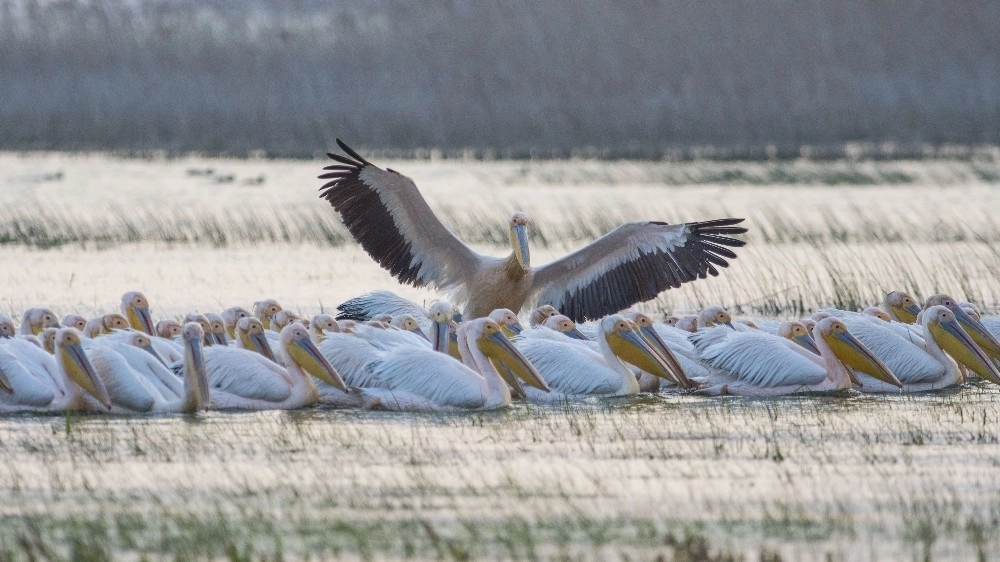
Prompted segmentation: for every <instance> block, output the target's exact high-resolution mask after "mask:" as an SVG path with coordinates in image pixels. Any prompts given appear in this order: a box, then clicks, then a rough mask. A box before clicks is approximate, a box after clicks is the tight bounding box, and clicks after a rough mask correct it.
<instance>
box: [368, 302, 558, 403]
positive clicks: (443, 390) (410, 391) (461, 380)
mask: <svg viewBox="0 0 1000 562" xmlns="http://www.w3.org/2000/svg"><path fill="white" fill-rule="evenodd" d="M458 345H459V348H460V350H461V354H462V362H458V361H456V360H454V359H453V358H451V357H448V356H446V355H444V354H442V353H438V352H435V351H432V350H429V349H419V348H416V347H413V348H404V349H400V350H396V351H392V352H386V353H383V355H382V357H381V359H380V360H379V361H375V362H373V363H372V364H371V365H370V369H371V371H372V377H373V378H374V380H375V381H376V385H375V386H370V387H365V388H360V389H358V391H359V392H360V394H361V396H362V399H363V401H364V405H365V407H369V408H371V407H378V408H384V409H389V410H409V411H461V410H491V409H496V408H501V407H504V406H506V405H508V404H510V401H511V394H510V387H509V386H508V385H509V384H511V383H514V384H518V383H517V382H515V381H513V380H508V379H507V378H504V377H505V376H507V377H509V375H508V373H513V374H515V375H517V376H518V377H520V378H521V380H523V381H524V382H525V383H527V384H528V385H531V386H532V387H533V388H537V389H540V390H542V391H547V390H548V387H547V386H546V383H545V381H544V380H543V379H542V377H541V376H539V374H538V372H537V371H536V370H535V369H534V367H532V365H531V363H529V362H528V361H527V360H526V359H525V358H524V356H523V355H522V354H521V353H520V352H519V351H518V350H517V349H516V348H515V347H514V346H513V344H511V342H510V340H508V339H507V337H506V336H504V335H503V331H502V330H501V329H500V326H498V325H497V324H496V322H493V321H492V320H490V319H488V318H477V319H475V320H470V321H468V322H465V323H463V324H462V325H461V326H460V327H459V329H458ZM495 364H496V365H501V366H502V368H501V369H500V370H499V371H498V370H497V368H496V365H495ZM501 372H503V373H504V375H501V374H500V373H501Z"/></svg>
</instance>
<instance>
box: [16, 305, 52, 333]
mask: <svg viewBox="0 0 1000 562" xmlns="http://www.w3.org/2000/svg"><path fill="white" fill-rule="evenodd" d="M58 327H59V319H58V318H56V315H55V313H54V312H52V311H51V310H49V309H47V308H29V309H28V310H25V311H24V315H23V316H22V317H21V333H22V334H24V335H27V336H37V335H38V334H39V332H41V331H42V330H44V329H45V328H58Z"/></svg>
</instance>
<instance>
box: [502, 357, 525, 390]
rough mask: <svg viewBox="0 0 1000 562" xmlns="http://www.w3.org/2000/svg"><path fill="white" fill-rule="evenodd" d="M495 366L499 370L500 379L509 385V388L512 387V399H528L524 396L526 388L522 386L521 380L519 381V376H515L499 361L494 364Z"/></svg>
mask: <svg viewBox="0 0 1000 562" xmlns="http://www.w3.org/2000/svg"><path fill="white" fill-rule="evenodd" d="M494 366H495V367H496V368H497V373H499V374H500V378H502V379H503V380H504V382H505V383H507V386H508V387H510V396H511V398H526V397H527V396H526V395H525V394H524V387H523V386H521V381H520V379H518V378H517V376H515V375H514V373H512V372H510V369H508V368H507V365H506V364H504V363H502V362H500V361H497V362H496V363H494Z"/></svg>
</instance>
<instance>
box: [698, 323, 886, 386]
mask: <svg viewBox="0 0 1000 562" xmlns="http://www.w3.org/2000/svg"><path fill="white" fill-rule="evenodd" d="M691 339H692V341H693V342H694V345H695V347H696V348H697V349H698V352H699V354H700V355H701V358H702V360H703V361H705V362H707V363H708V364H709V365H711V366H712V367H714V368H716V369H719V370H720V371H722V372H724V373H726V376H719V375H714V376H712V377H709V379H708V380H705V381H702V382H704V383H707V386H706V387H703V388H702V389H700V390H699V392H700V393H703V394H713V395H725V394H734V395H743V396H780V395H784V394H795V393H800V392H825V391H831V390H845V389H849V388H851V383H852V379H851V373H850V369H857V370H860V371H863V372H865V373H868V374H870V375H872V376H875V377H876V378H878V379H879V380H883V381H885V382H888V383H890V384H893V385H895V386H896V387H897V389H898V388H900V387H901V386H902V383H900V382H899V380H897V379H896V377H895V376H894V375H893V374H892V372H891V371H890V370H889V369H888V368H887V367H886V366H885V365H884V364H883V363H882V362H881V361H880V360H879V359H878V358H877V357H875V355H873V354H872V353H871V351H869V350H868V349H867V348H865V346H864V345H862V344H861V342H859V341H858V340H857V338H855V337H854V336H852V335H851V333H850V332H848V331H847V326H845V325H844V323H843V322H841V321H840V320H839V319H837V318H833V317H830V318H824V319H822V320H820V321H819V322H817V323H816V326H815V327H814V328H813V339H814V341H815V343H816V347H817V348H818V349H819V352H820V354H819V355H816V354H814V353H812V352H810V351H807V350H805V349H803V348H802V347H800V346H799V345H797V344H796V343H794V342H792V341H790V340H788V339H785V338H783V337H779V336H775V335H772V334H768V333H766V332H761V331H759V330H755V331H748V332H737V331H733V330H729V329H728V328H724V327H721V326H718V327H715V328H709V329H706V330H699V331H698V332H696V333H695V334H693V335H692V336H691Z"/></svg>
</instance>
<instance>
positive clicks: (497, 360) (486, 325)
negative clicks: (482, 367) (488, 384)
mask: <svg viewBox="0 0 1000 562" xmlns="http://www.w3.org/2000/svg"><path fill="white" fill-rule="evenodd" d="M460 330H461V332H462V333H460V334H459V337H462V336H464V337H466V338H468V339H469V340H470V341H469V343H470V344H472V343H473V342H474V343H475V345H476V347H477V348H478V349H479V351H481V352H482V353H483V355H485V356H486V357H487V358H489V360H490V361H491V362H492V363H493V364H494V365H496V366H497V367H498V368H497V372H498V373H501V376H502V377H504V379H505V380H506V382H507V384H508V385H510V386H512V387H514V388H517V386H518V384H517V381H516V380H507V377H508V376H509V374H510V373H513V374H514V375H516V376H517V377H518V378H519V379H521V380H522V381H524V382H525V384H527V385H529V386H533V387H535V388H537V389H539V390H544V391H545V392H549V385H548V384H546V382H545V379H543V378H542V375H540V374H539V373H538V371H537V370H536V369H535V367H534V365H532V364H531V363H530V362H529V361H528V360H527V358H525V357H524V355H522V354H521V352H520V351H518V349H517V348H516V347H514V344H512V343H510V340H509V339H507V336H505V335H504V333H503V330H502V329H501V328H500V325H499V324H497V323H496V322H494V321H492V320H490V319H489V318H477V319H475V320H472V321H471V322H469V323H468V324H465V325H463V326H462V328H461V329H460Z"/></svg>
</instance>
